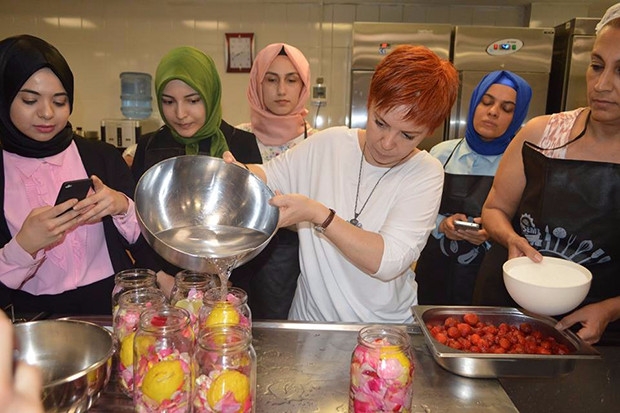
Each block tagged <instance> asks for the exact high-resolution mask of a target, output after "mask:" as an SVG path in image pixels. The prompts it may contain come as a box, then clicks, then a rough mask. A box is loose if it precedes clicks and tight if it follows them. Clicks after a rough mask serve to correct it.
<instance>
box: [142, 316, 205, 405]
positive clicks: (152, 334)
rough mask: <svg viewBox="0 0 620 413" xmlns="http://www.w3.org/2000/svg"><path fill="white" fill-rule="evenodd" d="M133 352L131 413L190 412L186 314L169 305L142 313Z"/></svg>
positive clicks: (190, 368)
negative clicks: (133, 408)
mask: <svg viewBox="0 0 620 413" xmlns="http://www.w3.org/2000/svg"><path fill="white" fill-rule="evenodd" d="M133 350H134V392H133V400H134V407H135V411H136V412H162V413H163V412H166V413H181V412H183V413H185V412H190V411H191V392H192V377H194V368H193V365H192V359H191V357H192V355H193V350H194V333H193V330H192V328H191V326H190V324H189V313H188V312H187V311H186V310H183V309H182V308H178V307H171V306H165V307H162V308H159V309H157V308H156V309H151V310H147V311H145V312H143V313H142V315H141V316H140V325H139V328H138V331H137V333H136V338H135V340H134V348H133Z"/></svg>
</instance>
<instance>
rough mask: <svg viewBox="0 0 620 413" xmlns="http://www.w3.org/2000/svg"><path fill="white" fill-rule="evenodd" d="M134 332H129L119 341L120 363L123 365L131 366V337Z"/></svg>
mask: <svg viewBox="0 0 620 413" xmlns="http://www.w3.org/2000/svg"><path fill="white" fill-rule="evenodd" d="M135 336H136V333H131V334H129V335H128V336H126V337H125V338H124V339H123V340H122V341H121V355H120V359H121V364H122V365H123V366H125V367H128V366H133V339H134V337H135Z"/></svg>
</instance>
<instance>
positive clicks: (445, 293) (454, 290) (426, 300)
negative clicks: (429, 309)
mask: <svg viewBox="0 0 620 413" xmlns="http://www.w3.org/2000/svg"><path fill="white" fill-rule="evenodd" d="M461 142H462V141H461ZM460 144H461V143H459V144H458V145H456V146H455V147H454V149H453V150H452V153H450V156H448V159H446V162H445V163H444V169H445V167H446V165H447V164H448V162H449V161H450V159H451V158H452V155H453V154H454V151H456V149H457V148H458V147H459V145H460ZM492 185H493V176H484V175H455V174H449V173H444V186H443V192H442V195H441V205H440V207H439V213H440V214H442V215H447V216H449V215H453V214H456V213H463V214H465V215H467V216H468V217H479V216H480V213H481V212H482V205H483V204H484V201H485V200H486V198H487V195H488V194H489V191H490V190H491V186H492ZM485 252H486V249H485V247H484V245H474V244H472V243H470V242H467V241H455V240H451V239H448V238H447V237H445V236H444V237H441V238H440V239H437V238H435V237H434V236H432V235H431V236H429V238H428V241H427V243H426V246H425V247H424V250H423V251H422V253H421V254H420V259H419V260H418V262H417V264H416V268H415V273H416V281H417V283H418V303H419V304H436V305H441V304H443V305H447V304H453V305H470V304H471V301H472V295H473V292H474V285H475V282H476V276H477V274H478V268H479V266H480V264H481V262H482V259H483V258H484V255H485Z"/></svg>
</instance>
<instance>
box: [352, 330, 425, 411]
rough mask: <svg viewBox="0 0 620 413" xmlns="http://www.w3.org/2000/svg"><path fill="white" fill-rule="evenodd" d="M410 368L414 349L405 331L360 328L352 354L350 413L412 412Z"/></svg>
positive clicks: (411, 374)
mask: <svg viewBox="0 0 620 413" xmlns="http://www.w3.org/2000/svg"><path fill="white" fill-rule="evenodd" d="M413 371H414V366H413V351H412V349H411V341H410V338H409V335H408V334H407V332H406V331H405V330H403V329H402V328H399V327H395V326H394V327H388V326H367V327H364V328H362V329H361V330H360V332H359V334H358V337H357V346H356V347H355V349H354V350H353V355H352V356H351V385H350V389H349V412H351V413H353V412H356V413H365V412H409V411H411V403H412V401H413Z"/></svg>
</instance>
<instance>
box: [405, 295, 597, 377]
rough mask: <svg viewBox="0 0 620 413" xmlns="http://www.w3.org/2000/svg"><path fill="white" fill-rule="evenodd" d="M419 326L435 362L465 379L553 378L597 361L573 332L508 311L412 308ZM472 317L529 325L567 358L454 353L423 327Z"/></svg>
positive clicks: (544, 319) (551, 321) (545, 319)
mask: <svg viewBox="0 0 620 413" xmlns="http://www.w3.org/2000/svg"><path fill="white" fill-rule="evenodd" d="M412 311H413V314H414V316H415V318H416V319H417V321H418V322H419V325H420V329H421V330H422V333H423V334H424V339H425V341H426V344H427V346H428V348H429V350H430V352H431V354H432V356H433V358H434V359H435V361H436V362H437V363H438V364H439V365H440V366H441V367H443V368H444V369H446V370H448V371H450V372H452V373H454V374H458V375H460V376H465V377H473V378H496V377H553V376H559V375H563V374H568V373H570V372H571V371H573V369H574V368H575V361H576V360H577V359H600V358H601V355H600V353H599V352H598V351H596V350H595V349H594V348H593V347H592V346H590V345H589V344H587V343H585V342H584V341H583V340H581V339H580V338H579V337H577V335H575V334H574V333H573V332H571V331H568V330H565V331H558V330H556V329H555V328H554V326H555V324H556V321H555V320H554V319H552V318H549V317H545V316H539V315H535V314H531V313H528V312H526V311H522V310H518V309H516V308H511V307H471V306H422V305H417V306H413V307H412ZM466 313H475V314H476V315H478V318H479V319H480V321H482V322H485V323H493V324H494V325H496V326H497V325H499V324H500V323H508V324H511V325H518V324H520V323H530V324H531V325H532V328H533V329H535V330H540V331H541V332H542V333H543V334H544V335H545V336H552V337H554V338H555V339H556V340H557V341H558V342H559V343H563V344H565V345H567V346H568V348H569V349H570V350H571V352H570V354H567V355H540V354H483V353H469V352H466V351H461V350H455V349H453V348H451V347H448V346H446V345H443V344H441V343H439V342H438V341H436V340H435V339H434V338H433V336H432V335H431V333H430V331H429V330H428V328H427V327H426V325H427V324H428V323H430V324H439V323H443V321H444V320H445V319H446V318H447V317H450V316H452V317H459V318H460V317H462V316H463V315H464V314H466Z"/></svg>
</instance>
